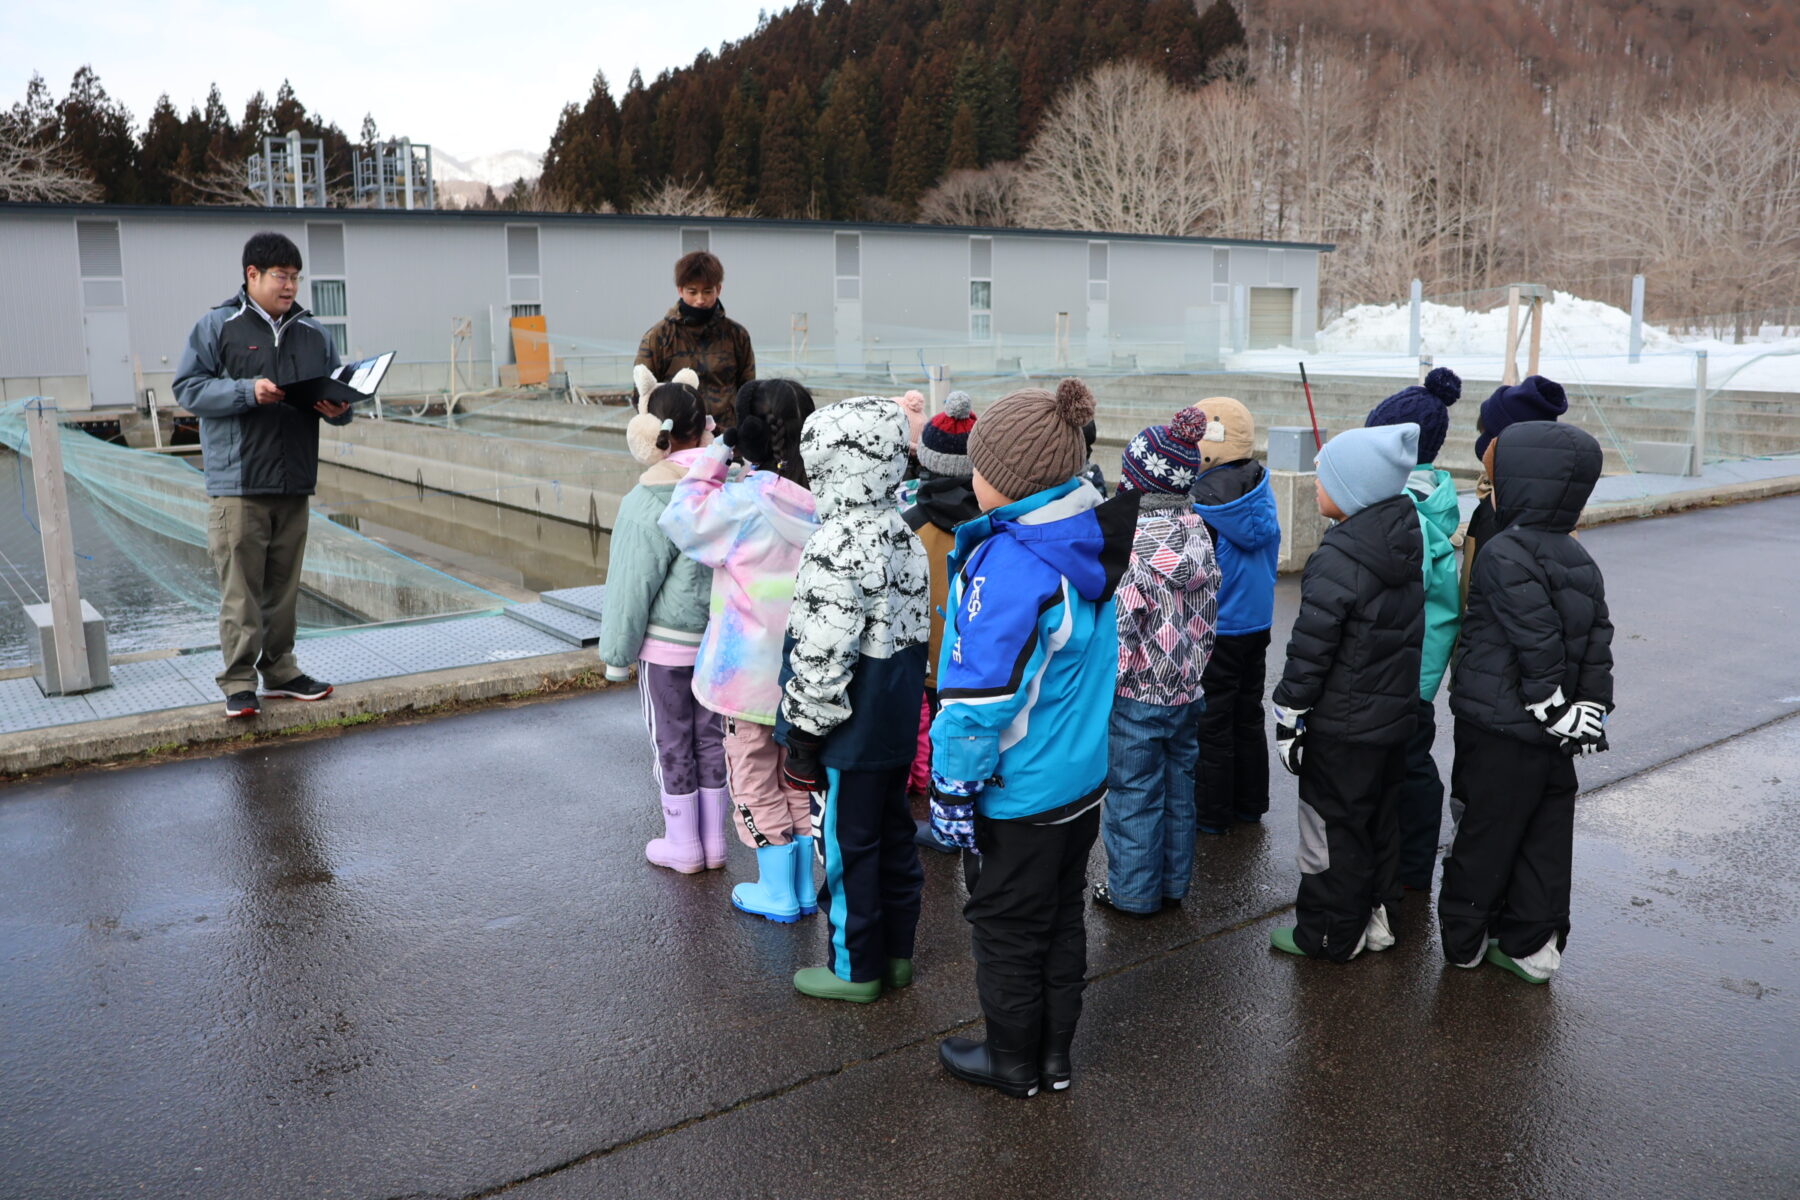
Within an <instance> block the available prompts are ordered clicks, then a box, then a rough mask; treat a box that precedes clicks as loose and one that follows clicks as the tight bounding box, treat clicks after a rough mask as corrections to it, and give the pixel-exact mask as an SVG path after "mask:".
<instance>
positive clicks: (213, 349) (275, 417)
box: [175, 288, 351, 496]
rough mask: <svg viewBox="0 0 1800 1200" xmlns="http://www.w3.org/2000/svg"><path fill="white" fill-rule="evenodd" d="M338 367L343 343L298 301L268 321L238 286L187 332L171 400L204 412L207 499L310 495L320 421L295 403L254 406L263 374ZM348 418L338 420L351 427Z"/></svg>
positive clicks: (293, 375) (280, 378)
mask: <svg viewBox="0 0 1800 1200" xmlns="http://www.w3.org/2000/svg"><path fill="white" fill-rule="evenodd" d="M338 366H339V360H338V353H337V347H335V346H334V345H332V343H331V335H330V334H328V333H326V332H325V330H324V329H322V328H321V327H320V326H319V324H318V322H316V321H314V320H313V319H312V315H311V314H310V313H308V312H307V311H306V310H305V309H304V308H302V307H300V305H298V304H296V305H294V307H292V308H290V309H288V311H287V313H286V315H284V316H283V317H282V318H281V320H279V321H277V322H275V323H274V324H273V325H271V324H270V322H269V318H268V317H267V316H265V315H264V314H263V312H262V310H261V309H259V308H257V307H256V305H254V304H252V303H251V302H250V297H249V295H248V294H247V293H246V292H245V291H244V289H243V288H239V289H238V291H237V294H236V295H233V296H230V297H228V298H227V299H225V300H224V301H222V302H221V303H220V304H219V306H218V307H217V308H215V309H213V310H212V311H211V312H209V313H207V314H206V315H205V316H203V317H201V318H200V320H199V321H198V322H197V323H196V324H195V325H194V331H193V332H192V333H190V334H188V340H187V346H186V347H185V348H184V349H183V350H182V352H181V365H180V367H178V368H177V369H176V372H175V399H176V401H177V402H178V403H179V404H180V405H181V406H182V407H183V408H185V409H187V410H188V411H189V412H191V413H193V414H194V415H195V416H196V417H199V418H200V448H201V450H202V451H203V452H204V455H205V459H206V494H207V495H209V496H310V495H311V494H312V492H313V489H314V487H315V486H317V484H318V479H319V422H320V421H321V420H322V419H323V418H321V417H320V416H319V415H318V414H317V413H315V412H302V411H301V410H299V409H297V408H295V407H294V406H292V405H290V404H258V403H257V402H256V387H255V382H256V380H257V379H258V378H266V379H271V380H274V381H275V382H277V383H281V382H284V381H285V382H290V383H291V382H294V381H296V380H301V379H313V378H316V377H317V376H320V375H324V374H327V373H329V372H331V371H335V370H336V369H337V368H338ZM350 419H351V414H350V413H345V414H344V415H343V416H342V417H340V418H338V419H337V420H334V421H333V422H332V424H334V425H348V424H349V423H350Z"/></svg>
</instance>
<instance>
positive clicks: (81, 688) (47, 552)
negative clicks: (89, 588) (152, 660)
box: [25, 396, 94, 695]
mask: <svg viewBox="0 0 1800 1200" xmlns="http://www.w3.org/2000/svg"><path fill="white" fill-rule="evenodd" d="M56 412H57V409H56V406H55V405H54V404H51V403H49V402H47V401H46V400H44V399H43V397H41V396H40V397H38V398H36V399H33V400H29V401H27V402H26V404H25V426H26V428H27V429H28V430H29V431H30V438H31V478H32V482H33V483H34V484H35V485H36V488H37V510H38V536H39V538H40V539H41V540H42V542H43V546H44V580H45V584H46V591H47V592H48V593H49V602H50V620H51V633H52V640H53V641H54V642H55V644H56V674H57V679H58V680H59V681H60V683H61V685H62V694H64V695H68V694H72V693H75V692H85V691H88V690H89V689H91V688H92V687H93V686H94V679H93V674H92V671H91V668H90V665H89V663H88V652H87V631H86V630H85V629H83V628H82V623H81V589H80V587H79V586H78V585H77V583H76V581H75V541H74V535H73V533H72V531H71V530H70V527H69V492H68V484H67V481H66V480H65V479H64V477H63V461H62V442H61V441H60V440H59V439H58V437H57V419H56Z"/></svg>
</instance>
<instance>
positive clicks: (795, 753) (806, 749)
mask: <svg viewBox="0 0 1800 1200" xmlns="http://www.w3.org/2000/svg"><path fill="white" fill-rule="evenodd" d="M824 745H825V739H824V738H822V737H814V736H813V735H812V734H810V733H808V732H806V730H804V729H802V728H800V727H799V726H798V725H790V726H788V732H787V753H786V754H784V755H782V758H781V782H782V783H783V784H784V785H786V786H787V787H790V788H792V789H794V790H795V791H796V792H822V791H824V790H825V768H824V767H822V766H820V765H819V750H820V748H821V747H823V746H824Z"/></svg>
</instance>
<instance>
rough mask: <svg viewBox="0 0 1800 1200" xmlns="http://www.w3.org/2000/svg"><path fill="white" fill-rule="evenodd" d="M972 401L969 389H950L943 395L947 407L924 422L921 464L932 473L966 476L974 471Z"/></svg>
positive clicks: (920, 449)
mask: <svg viewBox="0 0 1800 1200" xmlns="http://www.w3.org/2000/svg"><path fill="white" fill-rule="evenodd" d="M969 403H970V401H969V393H967V392H951V393H950V394H949V395H948V396H945V397H944V411H943V412H941V413H939V414H937V416H935V417H933V418H931V420H929V421H927V422H926V423H925V432H923V433H921V434H920V435H919V465H920V466H922V467H924V468H925V469H926V470H927V471H930V472H931V473H932V474H933V475H945V476H948V477H950V478H951V479H967V478H969V476H970V475H972V474H974V471H975V468H973V467H972V466H970V465H969V431H970V430H972V429H974V428H975V416H974V414H973V413H971V412H970V411H969Z"/></svg>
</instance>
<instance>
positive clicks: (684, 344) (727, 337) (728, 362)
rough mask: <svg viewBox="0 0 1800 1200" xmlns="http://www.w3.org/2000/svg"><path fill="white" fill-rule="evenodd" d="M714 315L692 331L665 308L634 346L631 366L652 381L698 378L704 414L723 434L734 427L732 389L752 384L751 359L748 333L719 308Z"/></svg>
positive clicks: (753, 361) (753, 355)
mask: <svg viewBox="0 0 1800 1200" xmlns="http://www.w3.org/2000/svg"><path fill="white" fill-rule="evenodd" d="M714 313H715V314H716V315H715V316H714V317H713V318H712V320H710V321H707V322H705V323H704V324H697V325H696V324H689V323H688V322H687V321H684V320H683V319H682V316H681V311H680V310H679V309H675V308H671V309H670V310H669V313H668V315H667V316H665V317H664V318H663V319H662V320H660V321H658V322H657V323H656V324H655V325H652V326H651V327H650V331H649V332H648V333H646V334H644V340H643V341H641V342H639V343H638V352H637V361H638V362H640V363H642V364H644V365H645V366H646V367H649V368H650V373H651V374H653V375H655V376H656V377H657V378H658V379H667V378H669V376H671V375H673V374H674V373H675V372H677V371H679V370H681V368H683V367H692V368H693V369H694V374H696V375H698V376H700V395H701V396H702V397H703V398H704V399H705V400H706V411H707V412H708V413H709V414H711V416H712V418H713V419H714V421H716V422H717V423H718V425H719V428H721V429H725V428H729V427H730V426H732V425H735V424H736V423H737V416H736V413H735V410H734V409H733V408H732V399H733V398H734V397H735V396H736V395H737V390H738V388H739V387H740V386H741V385H743V384H746V383H749V382H750V381H751V380H752V379H755V378H756V353H755V351H753V350H752V349H751V348H750V331H749V330H747V329H745V328H744V327H743V326H742V325H739V324H738V323H737V322H736V321H733V320H732V319H731V318H730V317H728V316H726V315H725V306H724V305H723V304H719V305H716V306H715V307H714Z"/></svg>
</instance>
